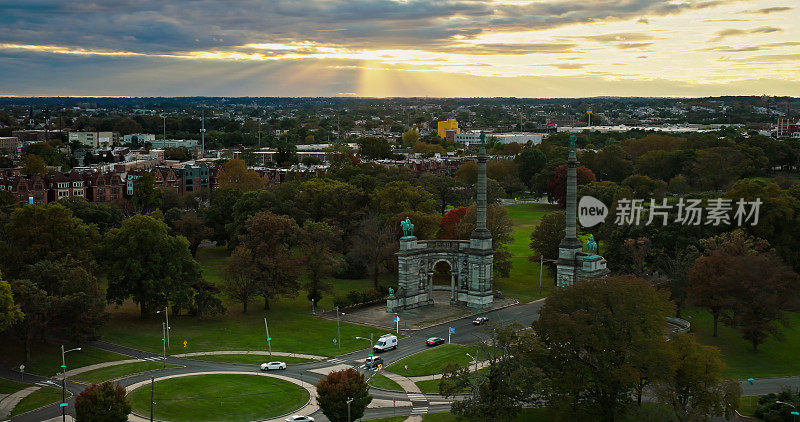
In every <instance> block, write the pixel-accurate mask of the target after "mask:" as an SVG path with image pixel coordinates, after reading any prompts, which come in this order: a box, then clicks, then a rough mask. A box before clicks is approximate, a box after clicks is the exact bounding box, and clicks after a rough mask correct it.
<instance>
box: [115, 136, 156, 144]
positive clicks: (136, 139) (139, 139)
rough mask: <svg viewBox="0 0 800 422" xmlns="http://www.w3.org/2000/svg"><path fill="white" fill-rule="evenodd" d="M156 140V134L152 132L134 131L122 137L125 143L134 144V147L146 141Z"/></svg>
mask: <svg viewBox="0 0 800 422" xmlns="http://www.w3.org/2000/svg"><path fill="white" fill-rule="evenodd" d="M155 140H156V135H153V134H152V133H132V134H130V135H125V136H123V137H122V143H123V144H125V145H132V146H134V147H138V146H142V145H144V143H145V142H153V141H155Z"/></svg>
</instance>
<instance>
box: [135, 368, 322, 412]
mask: <svg viewBox="0 0 800 422" xmlns="http://www.w3.org/2000/svg"><path fill="white" fill-rule="evenodd" d="M129 397H130V399H131V404H132V406H133V410H134V412H136V413H138V414H139V415H143V416H149V415H150V389H149V388H144V387H142V388H138V389H136V390H133V391H132V392H131V393H130V394H129ZM308 399H309V394H308V391H306V390H305V389H304V388H301V387H299V386H297V385H295V384H292V383H290V382H288V381H283V380H279V379H275V378H268V377H261V376H256V375H195V376H187V377H179V378H170V379H166V380H163V381H157V382H156V383H155V399H154V401H155V402H156V408H155V416H156V418H158V419H159V420H169V421H175V422H180V421H251V420H262V419H269V418H274V417H277V416H280V415H283V414H286V413H289V412H292V411H294V410H297V409H299V408H300V407H302V406H303V405H305V404H306V402H307V401H308Z"/></svg>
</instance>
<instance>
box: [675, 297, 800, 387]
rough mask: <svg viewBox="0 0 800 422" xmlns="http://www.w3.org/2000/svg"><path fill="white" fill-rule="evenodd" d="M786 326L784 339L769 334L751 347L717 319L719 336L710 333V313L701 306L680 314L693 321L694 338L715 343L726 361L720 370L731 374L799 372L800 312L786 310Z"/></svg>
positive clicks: (782, 330)
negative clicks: (777, 338) (755, 349)
mask: <svg viewBox="0 0 800 422" xmlns="http://www.w3.org/2000/svg"><path fill="white" fill-rule="evenodd" d="M787 317H788V320H789V327H781V332H782V333H783V335H784V336H785V337H786V341H783V342H781V341H777V340H775V339H774V338H772V337H770V338H769V339H768V340H767V341H766V342H765V343H764V344H762V345H760V346H758V351H753V347H752V345H751V344H750V343H749V342H748V341H746V340H744V339H743V338H742V336H741V334H739V331H737V330H735V329H733V328H730V327H728V326H726V325H723V324H722V323H721V322H720V323H719V336H718V337H716V338H715V337H712V335H711V334H712V332H713V320H712V318H711V314H710V313H708V312H706V311H704V310H701V309H689V310H686V311H685V312H684V313H683V318H684V319H686V320H687V321H689V322H691V324H692V332H693V333H694V334H695V335H696V336H697V339H698V340H699V341H700V342H701V343H703V344H707V345H712V346H716V347H718V348H719V349H720V351H721V352H722V361H723V362H724V363H725V367H724V369H723V374H724V375H725V376H727V377H731V378H738V379H742V378H751V377H752V378H765V377H777V376H786V375H800V360H798V359H797V351H798V350H800V314H797V313H788V314H787Z"/></svg>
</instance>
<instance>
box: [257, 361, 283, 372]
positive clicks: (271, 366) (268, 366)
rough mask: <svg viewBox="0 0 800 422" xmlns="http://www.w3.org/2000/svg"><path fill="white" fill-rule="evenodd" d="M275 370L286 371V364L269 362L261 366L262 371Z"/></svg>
mask: <svg viewBox="0 0 800 422" xmlns="http://www.w3.org/2000/svg"><path fill="white" fill-rule="evenodd" d="M275 369H286V363H285V362H267V363H262V364H261V370H262V371H272V370H275Z"/></svg>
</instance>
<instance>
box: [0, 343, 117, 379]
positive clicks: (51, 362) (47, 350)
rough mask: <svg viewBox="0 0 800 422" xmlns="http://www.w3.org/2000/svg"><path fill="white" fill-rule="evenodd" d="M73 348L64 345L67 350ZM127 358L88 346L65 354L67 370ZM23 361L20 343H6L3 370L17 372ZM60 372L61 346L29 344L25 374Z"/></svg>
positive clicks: (0, 361)
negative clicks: (29, 350) (29, 356)
mask: <svg viewBox="0 0 800 422" xmlns="http://www.w3.org/2000/svg"><path fill="white" fill-rule="evenodd" d="M74 347H75V346H70V345H65V348H66V349H67V350H69V349H72V348H74ZM129 358H130V357H129V356H124V355H120V354H118V353H113V352H107V351H105V350H101V349H97V348H94V347H89V346H81V350H76V351H73V352H69V353H67V354H66V362H67V370H70V369H75V368H80V367H83V366H88V365H94V364H96V363H101V362H111V361H115V360H123V359H129ZM24 361H25V349H24V347H23V345H22V342H20V341H11V342H6V343H5V344H4V345H3V353H2V354H0V363H2V365H3V367H4V368H7V369H13V370H19V365H20V364H21V363H23V362H24ZM59 372H61V344H60V343H58V344H56V343H33V342H32V343H31V361H30V362H26V363H25V373H26V374H36V375H42V376H45V377H50V376H53V375H55V374H56V373H59Z"/></svg>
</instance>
